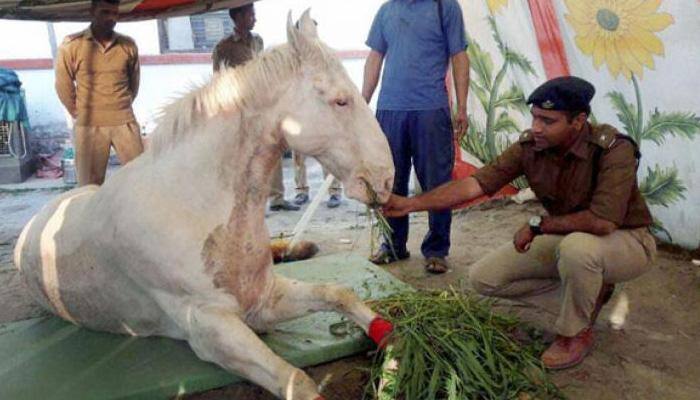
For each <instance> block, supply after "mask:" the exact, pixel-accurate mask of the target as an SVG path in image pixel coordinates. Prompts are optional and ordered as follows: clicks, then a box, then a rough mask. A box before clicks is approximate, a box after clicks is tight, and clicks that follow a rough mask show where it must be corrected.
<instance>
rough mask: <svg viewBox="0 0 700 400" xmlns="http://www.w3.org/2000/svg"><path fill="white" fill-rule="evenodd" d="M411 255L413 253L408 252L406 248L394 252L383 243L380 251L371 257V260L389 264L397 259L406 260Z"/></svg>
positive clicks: (376, 262)
mask: <svg viewBox="0 0 700 400" xmlns="http://www.w3.org/2000/svg"><path fill="white" fill-rule="evenodd" d="M410 256H411V253H410V252H408V250H404V251H403V252H398V251H397V252H394V251H392V250H391V249H390V248H388V247H387V246H384V245H382V247H380V248H379V251H378V252H376V253H375V254H374V255H373V256H372V257H370V258H369V261H370V262H371V263H372V264H376V265H387V264H391V263H393V262H396V261H401V260H405V259H407V258H408V257H410Z"/></svg>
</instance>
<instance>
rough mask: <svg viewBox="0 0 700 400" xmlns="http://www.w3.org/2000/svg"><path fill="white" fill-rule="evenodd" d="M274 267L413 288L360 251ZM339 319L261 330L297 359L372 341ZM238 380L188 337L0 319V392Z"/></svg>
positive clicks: (147, 390) (314, 359) (386, 290)
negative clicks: (336, 327)
mask: <svg viewBox="0 0 700 400" xmlns="http://www.w3.org/2000/svg"><path fill="white" fill-rule="evenodd" d="M275 270H276V272H278V273H279V274H281V275H284V276H288V277H292V278H295V279H299V280H302V281H308V282H318V283H338V284H342V285H346V286H349V287H352V288H354V289H355V291H356V292H357V293H358V295H359V296H360V297H361V298H363V299H376V298H381V297H385V296H388V295H390V294H392V293H395V292H397V291H400V290H404V289H406V288H408V286H407V285H406V284H404V283H402V282H401V281H399V280H398V279H396V278H394V277H393V276H392V275H391V274H389V273H387V272H385V271H383V270H381V269H380V268H377V267H376V266H374V265H372V264H371V263H369V262H368V261H367V260H365V259H364V258H362V257H358V256H356V255H348V254H335V255H330V256H325V257H319V258H315V259H311V260H306V261H299V262H295V263H289V264H281V265H277V266H275ZM340 321H341V316H340V315H338V314H336V313H330V312H323V313H315V314H313V315H309V316H306V317H303V318H299V319H295V320H293V321H288V322H285V323H283V324H280V325H279V326H277V327H276V329H275V330H274V331H273V332H271V333H269V334H266V335H263V336H262V338H263V340H264V341H265V342H266V343H267V344H268V345H269V346H270V348H272V350H274V351H275V352H276V353H277V354H279V355H280V356H282V357H283V358H284V359H286V360H288V361H289V362H291V363H292V364H294V365H296V366H299V367H306V366H310V365H316V364H320V363H324V362H328V361H332V360H336V359H339V358H342V357H347V356H349V355H352V354H356V353H360V352H363V351H367V350H368V349H371V348H372V347H373V344H372V343H371V342H370V340H369V339H367V337H366V336H365V335H364V334H363V333H362V332H361V331H359V330H357V329H354V330H350V333H348V334H347V335H345V336H335V335H333V334H331V333H330V331H329V327H330V325H331V324H334V323H337V322H340ZM336 334H337V332H336ZM240 381H242V378H240V377H237V376H235V375H232V374H230V373H228V372H227V371H225V370H223V369H221V368H220V367H218V366H217V365H214V364H211V363H207V362H204V361H201V360H199V359H198V358H197V356H195V354H194V352H192V350H191V349H190V347H189V345H188V344H187V343H186V342H183V341H178V340H173V339H167V338H160V337H153V338H135V337H129V336H125V335H115V334H110V333H103V332H95V331H90V330H87V329H82V328H79V327H77V326H75V325H72V324H70V323H67V322H65V321H63V320H61V319H59V318H57V317H43V318H35V319H31V320H26V321H20V322H14V323H9V324H4V325H2V326H0V399H13V400H22V399H31V400H35V399H123V398H129V399H166V398H171V397H173V396H176V395H182V394H186V393H193V392H199V391H202V390H207V389H212V388H216V387H221V386H224V385H228V384H231V383H235V382H240Z"/></svg>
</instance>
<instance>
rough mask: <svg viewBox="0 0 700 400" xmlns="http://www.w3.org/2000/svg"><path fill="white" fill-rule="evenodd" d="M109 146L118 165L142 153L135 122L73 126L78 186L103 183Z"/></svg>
mask: <svg viewBox="0 0 700 400" xmlns="http://www.w3.org/2000/svg"><path fill="white" fill-rule="evenodd" d="M110 146H114V150H115V151H116V153H117V157H119V161H120V162H121V163H122V165H124V164H126V163H128V162H129V161H131V160H133V159H134V158H136V157H137V156H138V155H139V154H141V153H143V143H142V142H141V132H140V129H139V125H138V123H136V122H135V121H134V122H129V123H126V124H124V125H117V126H76V127H75V170H76V173H77V175H78V185H79V186H85V185H91V184H94V185H101V184H102V183H103V182H104V180H105V172H106V170H107V162H108V161H109V150H110Z"/></svg>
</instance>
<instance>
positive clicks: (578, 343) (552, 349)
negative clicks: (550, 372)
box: [541, 327, 593, 369]
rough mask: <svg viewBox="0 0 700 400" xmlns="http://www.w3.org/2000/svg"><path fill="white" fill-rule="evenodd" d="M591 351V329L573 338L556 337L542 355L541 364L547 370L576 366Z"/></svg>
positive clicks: (586, 329)
mask: <svg viewBox="0 0 700 400" xmlns="http://www.w3.org/2000/svg"><path fill="white" fill-rule="evenodd" d="M592 349H593V329H591V328H590V327H588V328H585V329H584V330H582V331H581V332H579V333H578V334H577V335H576V336H574V337H567V336H557V338H556V339H554V342H553V343H552V344H551V345H550V346H549V348H548V349H547V350H545V351H544V353H542V357H541V359H542V363H543V364H544V366H545V367H546V368H549V369H565V368H571V367H573V366H575V365H578V364H580V363H581V361H583V359H584V358H586V356H587V355H588V353H590V352H591V350H592Z"/></svg>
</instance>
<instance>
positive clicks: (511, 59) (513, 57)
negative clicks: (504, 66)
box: [505, 49, 537, 76]
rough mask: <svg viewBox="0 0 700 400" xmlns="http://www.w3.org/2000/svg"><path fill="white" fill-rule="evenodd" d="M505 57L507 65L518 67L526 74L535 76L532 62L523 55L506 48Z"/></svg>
mask: <svg viewBox="0 0 700 400" xmlns="http://www.w3.org/2000/svg"><path fill="white" fill-rule="evenodd" d="M505 58H506V62H507V63H508V65H512V66H515V67H518V69H520V70H521V71H522V72H524V73H526V74H528V75H532V76H537V73H536V72H535V69H534V68H533V67H532V62H530V60H528V59H527V57H525V56H524V55H522V54H520V53H517V52H515V51H512V50H509V49H508V50H506V53H505Z"/></svg>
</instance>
